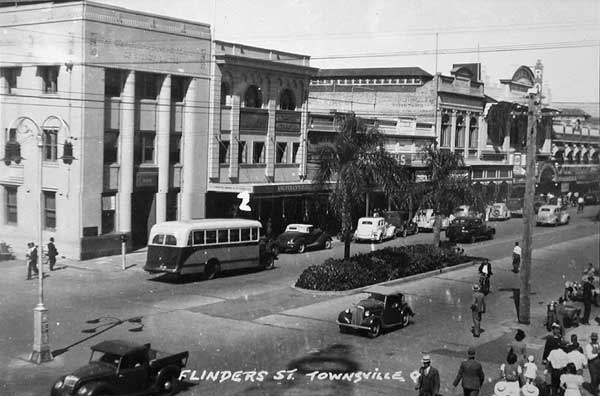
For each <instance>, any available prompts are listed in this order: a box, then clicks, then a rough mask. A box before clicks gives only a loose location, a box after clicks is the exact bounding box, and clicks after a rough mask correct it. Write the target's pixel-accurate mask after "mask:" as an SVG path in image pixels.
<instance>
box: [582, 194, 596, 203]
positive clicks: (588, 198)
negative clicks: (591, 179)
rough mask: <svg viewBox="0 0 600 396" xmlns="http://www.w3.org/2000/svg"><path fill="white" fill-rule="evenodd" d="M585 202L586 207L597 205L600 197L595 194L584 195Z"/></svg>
mask: <svg viewBox="0 0 600 396" xmlns="http://www.w3.org/2000/svg"><path fill="white" fill-rule="evenodd" d="M583 202H584V203H585V204H586V205H596V204H597V203H598V196H597V195H596V194H594V193H593V192H588V193H585V194H583Z"/></svg>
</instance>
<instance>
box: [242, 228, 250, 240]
mask: <svg viewBox="0 0 600 396" xmlns="http://www.w3.org/2000/svg"><path fill="white" fill-rule="evenodd" d="M249 240H250V229H249V228H242V241H249Z"/></svg>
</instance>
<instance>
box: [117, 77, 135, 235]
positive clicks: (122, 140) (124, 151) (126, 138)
mask: <svg viewBox="0 0 600 396" xmlns="http://www.w3.org/2000/svg"><path fill="white" fill-rule="evenodd" d="M134 132H135V71H134V70H130V71H129V74H128V75H127V78H126V80H125V86H124V87H123V95H122V96H121V126H120V133H119V158H120V159H119V163H120V169H119V192H118V193H117V196H118V198H117V199H118V203H119V206H118V222H117V223H118V230H119V232H121V233H129V232H131V194H132V193H133V150H134V142H133V138H134Z"/></svg>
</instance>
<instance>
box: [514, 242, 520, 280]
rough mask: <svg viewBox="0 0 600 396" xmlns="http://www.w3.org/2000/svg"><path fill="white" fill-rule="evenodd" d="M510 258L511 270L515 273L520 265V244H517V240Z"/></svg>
mask: <svg viewBox="0 0 600 396" xmlns="http://www.w3.org/2000/svg"><path fill="white" fill-rule="evenodd" d="M512 259H513V260H512V265H513V270H512V271H513V272H514V273H515V274H516V273H518V272H519V266H520V265H521V246H519V242H515V247H514V248H513V251H512Z"/></svg>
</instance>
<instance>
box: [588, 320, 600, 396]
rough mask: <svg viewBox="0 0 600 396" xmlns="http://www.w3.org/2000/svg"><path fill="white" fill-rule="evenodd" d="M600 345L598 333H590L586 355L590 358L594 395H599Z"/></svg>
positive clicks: (591, 384) (591, 383) (589, 365)
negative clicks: (599, 355) (599, 354)
mask: <svg viewBox="0 0 600 396" xmlns="http://www.w3.org/2000/svg"><path fill="white" fill-rule="evenodd" d="M598 353H600V345H599V344H598V333H595V332H594V333H592V334H590V343H589V344H587V345H586V346H585V356H586V357H587V359H588V369H589V370H590V387H591V389H590V391H591V392H592V395H593V396H598V382H599V380H600V378H599V376H600V358H599V357H598Z"/></svg>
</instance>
